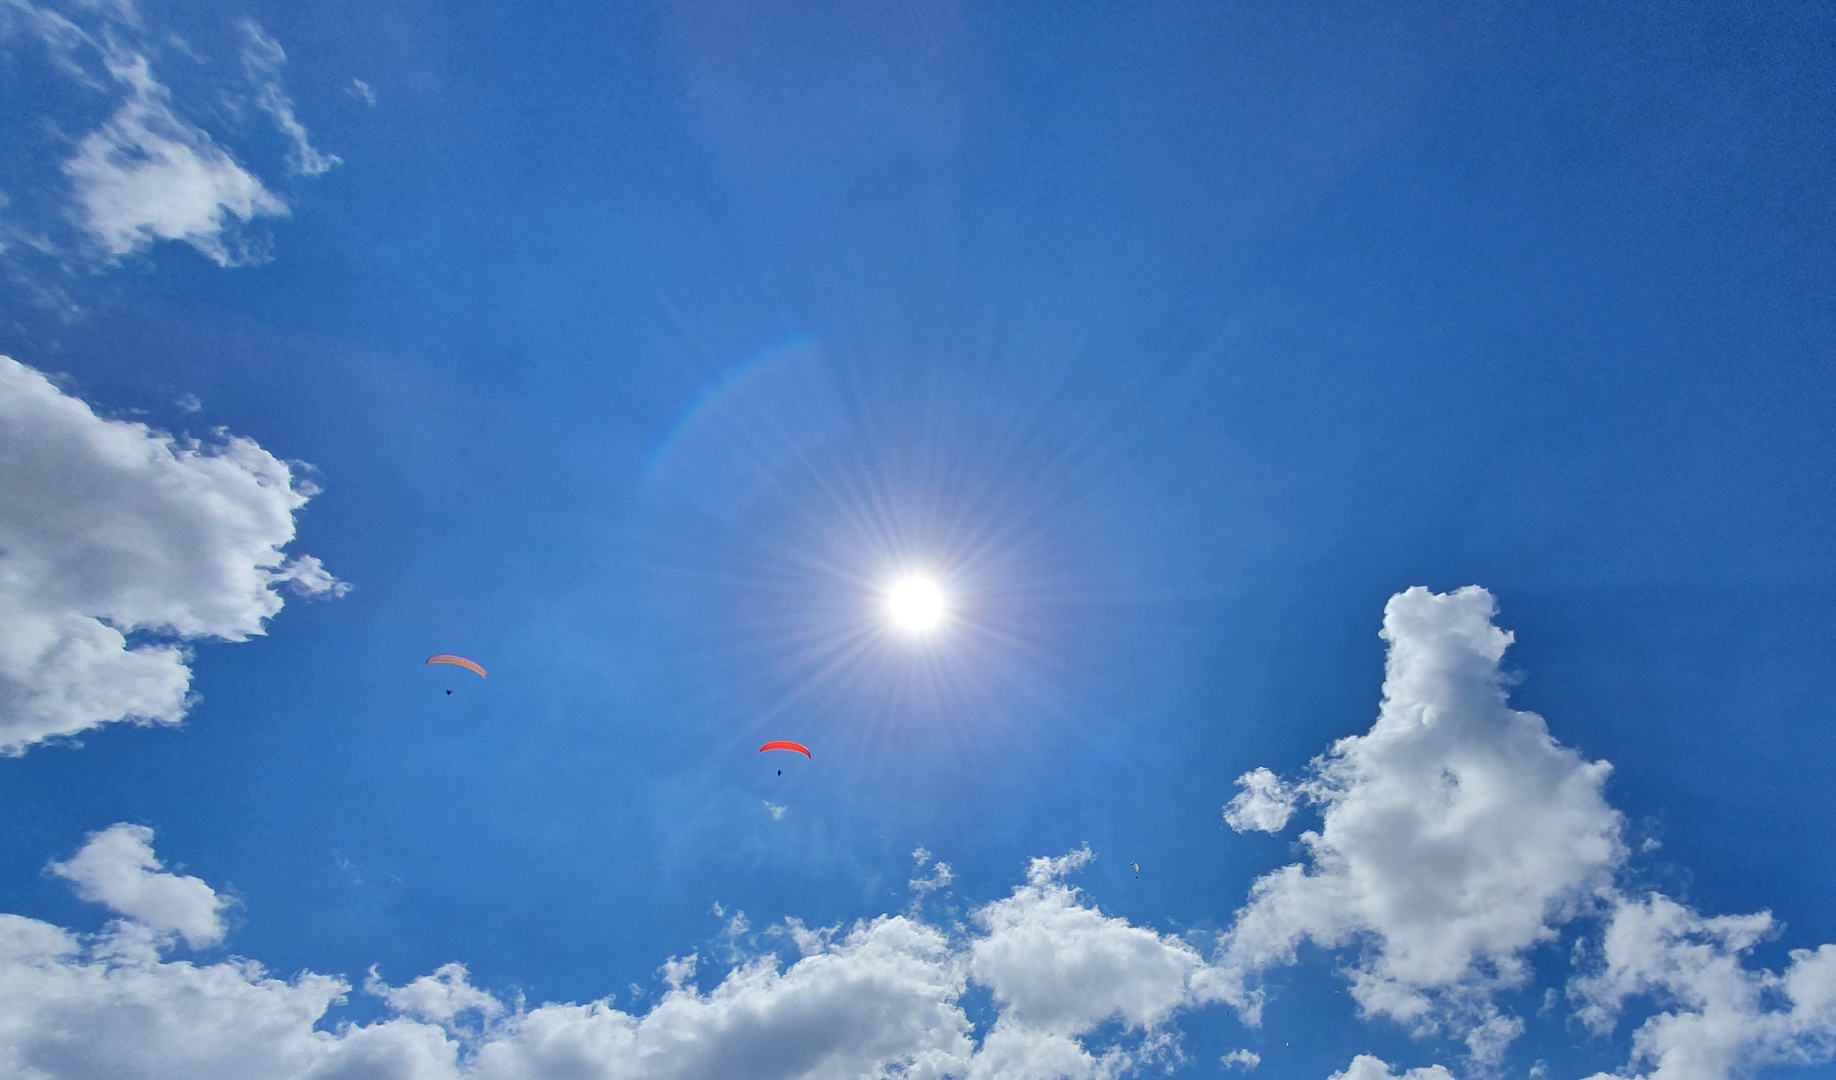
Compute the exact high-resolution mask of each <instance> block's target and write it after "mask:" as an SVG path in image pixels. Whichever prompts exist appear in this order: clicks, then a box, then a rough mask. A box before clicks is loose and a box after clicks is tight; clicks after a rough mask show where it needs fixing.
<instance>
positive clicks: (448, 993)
mask: <svg viewBox="0 0 1836 1080" xmlns="http://www.w3.org/2000/svg"><path fill="white" fill-rule="evenodd" d="M692 966H693V965H692V964H691V968H692ZM469 980H470V976H469V973H468V972H467V971H466V969H465V965H464V964H444V965H441V966H440V967H439V968H438V969H436V970H435V971H434V973H433V974H432V975H423V976H421V977H420V978H418V979H416V980H414V981H413V982H411V983H409V984H408V985H407V986H390V985H388V984H387V983H385V982H383V981H382V978H381V977H380V976H378V975H377V973H376V969H375V968H374V967H372V968H371V969H370V977H369V978H368V979H366V980H364V984H363V988H364V991H365V992H366V993H370V994H374V995H376V996H377V997H379V998H382V999H383V1001H384V1003H385V1004H387V1005H388V1006H389V1008H391V1009H394V1010H395V1011H396V1012H398V1013H401V1014H402V1015H403V1016H410V1017H413V1018H414V1019H416V1020H423V1021H426V1022H427V1023H430V1024H438V1025H440V1026H441V1027H443V1028H448V1029H451V1028H453V1027H454V1024H455V1021H456V1020H457V1019H458V1018H459V1017H460V1016H462V1015H464V1014H466V1013H472V1014H474V1015H476V1016H477V1017H478V1018H479V1019H481V1020H490V1019H493V1018H494V1017H497V1016H501V1015H503V1012H504V1006H503V1003H502V1002H500V1001H498V1000H497V999H496V998H494V997H492V996H491V995H490V994H487V993H485V992H484V991H483V990H479V989H477V988H476V987H474V986H472V985H471V983H470V981H469Z"/></svg>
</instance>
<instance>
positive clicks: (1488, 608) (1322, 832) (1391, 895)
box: [1222, 587, 1624, 1061]
mask: <svg viewBox="0 0 1836 1080" xmlns="http://www.w3.org/2000/svg"><path fill="white" fill-rule="evenodd" d="M1494 611H1495V605H1494V603H1493V600H1492V596H1491V594H1490V593H1487V592H1486V591H1485V590H1483V589H1480V588H1476V587H1472V588H1466V589H1461V590H1459V591H1458V592H1454V593H1449V594H1445V595H1439V594H1435V593H1431V592H1429V591H1428V590H1426V589H1422V588H1414V589H1410V590H1408V591H1407V592H1404V593H1400V594H1398V595H1396V596H1394V597H1392V598H1391V600H1390V602H1389V604H1388V605H1387V606H1386V607H1385V609H1384V623H1383V631H1382V636H1383V638H1384V639H1385V640H1386V641H1388V642H1389V655H1388V660H1387V664H1386V668H1385V680H1384V687H1383V702H1382V705H1381V707H1380V709H1379V713H1378V717H1377V721H1376V723H1375V724H1373V725H1372V727H1371V729H1370V731H1369V732H1368V733H1366V734H1364V735H1354V736H1350V737H1348V738H1344V739H1341V740H1339V741H1338V742H1337V743H1335V744H1334V745H1333V747H1332V749H1331V750H1330V751H1328V752H1327V753H1326V754H1324V755H1322V756H1321V757H1319V758H1317V759H1315V761H1314V762H1313V764H1312V767H1311V770H1310V775H1309V776H1308V778H1307V779H1306V780H1304V781H1303V782H1301V783H1300V784H1298V785H1296V791H1297V793H1298V794H1299V795H1301V796H1302V797H1305V798H1307V799H1308V800H1310V801H1311V802H1313V803H1315V804H1317V805H1318V806H1319V807H1320V808H1321V816H1322V823H1321V827H1320V829H1319V830H1318V831H1317V832H1313V831H1309V832H1306V833H1303V834H1302V836H1301V843H1302V844H1303V845H1304V847H1305V848H1306V850H1307V853H1308V855H1309V856H1310V859H1309V860H1308V862H1306V863H1302V864H1295V865H1291V866H1287V867H1283V868H1281V869H1280V870H1277V871H1275V872H1273V873H1270V874H1268V875H1265V876H1264V877H1262V878H1261V879H1259V880H1258V881H1257V882H1256V883H1255V884H1254V885H1253V886H1252V888H1251V890H1250V898H1249V903H1248V904H1247V905H1246V906H1245V907H1244V908H1243V909H1242V910H1241V911H1239V912H1238V913H1237V918H1236V923H1235V926H1234V927H1233V928H1232V929H1231V931H1230V933H1229V935H1228V939H1227V944H1226V947H1225V949H1224V955H1223V957H1222V964H1223V967H1224V968H1225V969H1226V971H1227V972H1228V976H1229V978H1228V982H1229V983H1230V984H1231V990H1230V992H1229V996H1230V997H1231V998H1232V999H1233V1000H1235V1001H1237V1002H1238V1003H1239V1004H1240V1005H1241V1006H1242V1007H1243V1009H1244V1012H1245V1015H1246V1018H1247V1019H1249V1020H1250V1021H1251V1022H1255V1021H1256V1020H1257V1018H1258V1016H1259V1010H1260V1007H1261V1003H1262V995H1261V991H1260V990H1259V989H1257V988H1254V987H1247V986H1246V984H1247V983H1250V982H1252V981H1253V980H1254V977H1255V972H1256V969H1257V967H1258V966H1259V965H1262V964H1267V963H1292V962H1293V961H1294V958H1295V948H1296V946H1297V945H1298V944H1300V943H1301V942H1303V941H1307V940H1311V941H1312V942H1314V943H1315V944H1317V945H1320V946H1322V947H1325V948H1337V947H1341V946H1346V945H1349V944H1352V943H1354V942H1356V943H1358V944H1359V945H1360V946H1361V949H1360V952H1359V954H1358V956H1357V958H1356V959H1355V960H1354V961H1353V962H1352V964H1351V966H1350V968H1349V972H1350V976H1351V980H1352V993H1353V996H1354V997H1355V999H1356V1000H1357V1002H1358V1004H1359V1005H1360V1007H1361V1008H1362V1009H1363V1010H1364V1011H1365V1012H1366V1013H1367V1014H1375V1015H1382V1016H1388V1017H1390V1018H1393V1019H1395V1020H1398V1021H1401V1022H1403V1023H1406V1024H1409V1025H1411V1026H1413V1027H1414V1028H1416V1029H1417V1030H1419V1031H1429V1030H1436V1029H1437V1028H1441V1027H1443V1026H1447V1027H1451V1028H1452V1029H1453V1030H1454V1032H1455V1033H1456V1034H1458V1035H1460V1036H1462V1037H1465V1038H1467V1039H1468V1045H1469V1047H1470V1048H1471V1050H1472V1051H1473V1053H1474V1054H1475V1056H1476V1057H1478V1058H1479V1059H1481V1060H1482V1061H1495V1060H1496V1059H1497V1057H1498V1055H1499V1054H1501V1053H1502V1051H1503V1047H1504V1045H1505V1044H1506V1043H1508V1042H1509V1041H1510V1040H1511V1039H1512V1038H1514V1037H1515V1036H1516V1034H1517V1033H1518V1032H1519V1031H1521V1030H1522V1025H1521V1021H1518V1020H1515V1019H1514V1018H1510V1017H1505V1016H1502V1015H1500V1014H1499V1013H1498V1012H1497V1010H1496V1009H1495V1008H1494V1006H1493V1005H1492V1001H1491V996H1492V993H1493V992H1494V991H1495V990H1497V989H1499V988H1504V987H1515V986H1518V985H1520V984H1521V983H1523V982H1524V981H1525V979H1526V978H1527V974H1528V973H1527V969H1526V965H1525V962H1524V954H1525V952H1526V951H1527V950H1529V949H1530V948H1532V947H1533V946H1536V945H1538V944H1539V943H1542V942H1546V941H1549V940H1551V939H1552V938H1553V937H1555V936H1556V933H1557V931H1556V929H1555V927H1556V926H1557V925H1559V924H1560V923H1561V922H1563V921H1565V920H1566V919H1568V918H1570V917H1572V915H1573V914H1574V913H1576V912H1577V911H1578V910H1579V909H1581V908H1582V907H1583V906H1584V905H1586V904H1588V903H1590V902H1592V901H1595V900H1597V899H1598V898H1599V897H1601V896H1603V895H1604V894H1605V893H1606V892H1607V890H1608V889H1609V888H1610V884H1611V878H1612V873H1613V870H1614V868H1615V867H1617V866H1618V865H1619V863H1620V861H1621V859H1622V858H1623V855H1624V847H1623V845H1622V843H1621V841H1620V832H1621V828H1622V822H1621V819H1620V815H1619V813H1618V812H1617V811H1615V810H1614V809H1613V808H1612V807H1610V806H1608V805H1607V803H1606V800H1605V798H1604V797H1603V795H1602V793H1601V789H1602V787H1603V785H1604V784H1605V782H1606V778H1607V773H1608V770H1609V766H1608V765H1607V764H1606V763H1604V762H1589V761H1587V760H1585V759H1584V758H1582V757H1581V755H1580V754H1578V753H1576V752H1575V751H1574V750H1571V749H1569V748H1567V747H1564V746H1561V745H1559V744H1558V743H1557V742H1556V741H1555V740H1554V739H1553V738H1551V737H1550V734H1549V730H1548V728H1547V726H1546V725H1545V724H1544V722H1543V719H1542V717H1540V716H1537V715H1536V714H1534V713H1529V712H1522V711H1519V710H1516V709H1512V708H1511V707H1510V706H1509V705H1508V704H1507V703H1506V700H1505V685H1506V679H1505V677H1504V674H1503V672H1502V670H1501V668H1500V661H1501V660H1502V658H1503V656H1504V651H1505V648H1506V646H1508V645H1509V644H1510V642H1511V636H1510V635H1509V634H1508V633H1506V632H1505V631H1503V630H1500V629H1499V628H1498V627H1496V626H1494V625H1493V622H1492V617H1493V614H1494ZM1245 780H1246V781H1248V782H1247V783H1246V784H1245V788H1246V790H1245V792H1244V795H1243V796H1240V797H1239V798H1245V797H1247V801H1246V802H1245V804H1244V805H1245V811H1244V812H1245V814H1249V813H1252V812H1255V811H1252V810H1251V807H1252V806H1259V805H1262V804H1263V803H1266V802H1267V801H1268V800H1267V799H1265V798H1264V797H1263V796H1259V795H1257V794H1256V793H1257V792H1258V791H1259V790H1261V791H1266V790H1269V787H1270V785H1269V782H1268V781H1265V780H1263V779H1261V778H1259V777H1257V776H1256V774H1255V773H1251V774H1248V776H1246V777H1245ZM1256 800H1262V802H1261V803H1258V802H1256ZM1233 805H1235V804H1233ZM1269 817H1270V818H1272V817H1273V815H1272V814H1271V815H1269Z"/></svg>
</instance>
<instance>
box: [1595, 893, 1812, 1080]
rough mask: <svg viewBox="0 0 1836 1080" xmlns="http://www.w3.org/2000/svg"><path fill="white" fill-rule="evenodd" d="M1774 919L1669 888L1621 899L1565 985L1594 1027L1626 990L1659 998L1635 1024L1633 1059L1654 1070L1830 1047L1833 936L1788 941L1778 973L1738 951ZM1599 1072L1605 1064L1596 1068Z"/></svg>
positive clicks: (1768, 931) (1773, 1060)
mask: <svg viewBox="0 0 1836 1080" xmlns="http://www.w3.org/2000/svg"><path fill="white" fill-rule="evenodd" d="M1777 930H1778V925H1777V923H1776V922H1775V921H1774V919H1773V918H1772V915H1771V914H1770V913H1768V912H1760V913H1758V914H1754V915H1735V916H1718V917H1706V916H1703V915H1700V914H1698V913H1696V912H1695V911H1692V910H1690V909H1689V908H1687V907H1685V906H1684V905H1682V904H1679V903H1677V902H1676V901H1674V900H1671V899H1670V898H1668V897H1665V896H1662V895H1658V894H1655V893H1653V894H1650V895H1647V896H1646V897H1645V898H1643V899H1642V900H1629V899H1626V900H1621V901H1620V902H1619V904H1618V905H1617V907H1616V909H1615V910H1614V912H1613V915H1612V918H1611V919H1610V921H1609V922H1608V923H1607V927H1606V931H1605V933H1604V934H1603V935H1602V942H1601V948H1600V952H1601V955H1600V957H1599V960H1598V963H1597V964H1596V965H1595V967H1594V970H1592V971H1591V972H1590V973H1588V974H1586V975H1582V976H1578V977H1577V978H1576V979H1575V980H1574V981H1573V982H1571V983H1570V985H1569V994H1570V996H1571V998H1573V999H1574V1000H1575V1001H1576V1002H1577V1003H1578V1005H1579V1008H1578V1009H1577V1016H1578V1017H1579V1018H1580V1019H1581V1021H1582V1022H1583V1023H1584V1024H1586V1025H1587V1026H1588V1027H1589V1028H1590V1029H1591V1030H1593V1031H1594V1032H1595V1033H1596V1034H1605V1033H1607V1032H1609V1031H1611V1030H1612V1029H1613V1028H1614V1026H1615V1025H1616V1023H1617V1020H1618V1016H1619V1012H1620V1009H1621V1008H1622V1007H1623V1005H1624V1003H1625V1001H1626V1000H1627V999H1629V998H1632V997H1646V998H1651V999H1653V1000H1655V1001H1657V1002H1660V1003H1662V1004H1663V1005H1665V1006H1667V1008H1662V1009H1660V1011H1658V1012H1657V1013H1656V1014H1655V1015H1653V1016H1651V1017H1650V1018H1649V1019H1647V1020H1645V1022H1644V1023H1643V1024H1641V1025H1640V1026H1639V1028H1638V1030H1637V1031H1636V1032H1635V1033H1634V1034H1633V1041H1632V1065H1633V1066H1635V1067H1636V1066H1639V1065H1648V1066H1650V1068H1651V1071H1650V1072H1649V1073H1648V1074H1647V1073H1640V1074H1638V1075H1640V1076H1647V1075H1648V1076H1649V1077H1651V1078H1652V1080H1721V1078H1723V1077H1728V1076H1737V1075H1742V1074H1747V1073H1751V1072H1753V1071H1754V1070H1755V1069H1758V1068H1760V1067H1762V1066H1767V1065H1785V1064H1791V1065H1810V1064H1817V1063H1820V1062H1825V1061H1828V1060H1830V1058H1831V1057H1832V1055H1836V945H1824V946H1822V947H1821V948H1818V949H1815V950H1812V949H1794V950H1793V951H1792V952H1791V957H1790V958H1791V962H1790V964H1789V965H1788V966H1787V967H1786V969H1785V972H1784V973H1783V974H1778V973H1775V972H1772V971H1767V970H1754V969H1751V968H1749V967H1747V966H1746V963H1745V956H1746V954H1747V952H1748V951H1749V950H1751V949H1752V948H1753V947H1754V946H1755V945H1757V944H1758V943H1759V942H1761V941H1763V940H1766V939H1767V938H1769V937H1771V936H1772V935H1773V934H1774V933H1776V932H1777ZM1601 1075H1602V1076H1604V1075H1605V1074H1601Z"/></svg>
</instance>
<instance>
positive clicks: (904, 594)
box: [886, 574, 945, 634]
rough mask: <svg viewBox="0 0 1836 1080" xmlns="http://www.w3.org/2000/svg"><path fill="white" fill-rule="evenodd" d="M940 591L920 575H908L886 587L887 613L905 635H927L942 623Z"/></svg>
mask: <svg viewBox="0 0 1836 1080" xmlns="http://www.w3.org/2000/svg"><path fill="white" fill-rule="evenodd" d="M944 612H945V605H944V594H943V590H942V589H940V588H938V586H937V582H936V581H933V580H932V579H930V578H928V577H925V576H923V575H922V574H907V575H905V576H904V577H902V578H900V579H898V580H897V581H895V582H893V584H892V587H891V588H890V589H887V590H886V613H887V615H889V616H890V617H891V618H892V621H893V625H894V626H896V627H898V628H899V629H901V630H903V631H905V632H906V633H908V634H928V633H930V632H931V631H933V630H935V629H937V627H938V625H939V624H941V623H942V622H943V618H944Z"/></svg>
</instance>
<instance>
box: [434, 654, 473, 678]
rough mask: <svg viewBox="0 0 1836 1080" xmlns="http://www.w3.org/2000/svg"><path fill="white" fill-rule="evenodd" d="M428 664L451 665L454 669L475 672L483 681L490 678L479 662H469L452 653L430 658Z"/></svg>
mask: <svg viewBox="0 0 1836 1080" xmlns="http://www.w3.org/2000/svg"><path fill="white" fill-rule="evenodd" d="M427 662H428V663H429V664H451V665H453V666H454V667H462V668H464V669H465V670H467V671H475V672H477V673H478V677H479V678H481V679H483V678H488V676H487V675H485V669H484V668H482V667H480V666H479V665H478V663H477V661H474V660H467V659H466V658H465V657H463V656H454V655H452V654H451V653H439V654H437V655H434V656H430V657H428V658H427Z"/></svg>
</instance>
